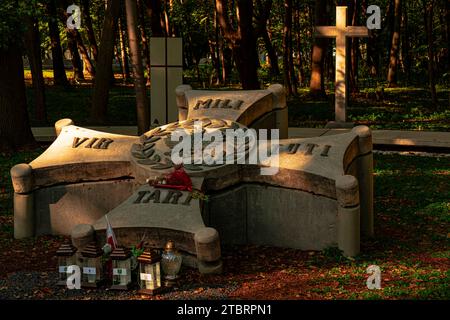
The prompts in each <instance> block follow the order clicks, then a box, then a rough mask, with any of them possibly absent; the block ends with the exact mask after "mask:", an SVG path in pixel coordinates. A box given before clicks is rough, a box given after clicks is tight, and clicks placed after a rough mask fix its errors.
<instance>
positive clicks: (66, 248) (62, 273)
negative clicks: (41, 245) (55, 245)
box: [56, 243, 77, 286]
mask: <svg viewBox="0 0 450 320" xmlns="http://www.w3.org/2000/svg"><path fill="white" fill-rule="evenodd" d="M76 252H77V248H75V247H74V246H73V245H72V244H70V243H65V244H62V245H61V246H60V247H59V249H58V251H56V256H57V257H58V272H59V281H58V285H60V286H66V285H67V267H69V266H71V265H76V264H77V263H76V262H77V258H76V255H75V253H76Z"/></svg>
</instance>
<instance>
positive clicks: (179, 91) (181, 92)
mask: <svg viewBox="0 0 450 320" xmlns="http://www.w3.org/2000/svg"><path fill="white" fill-rule="evenodd" d="M190 90H192V87H191V86H190V85H188V84H182V85H180V86H178V87H177V88H176V89H175V95H176V99H177V107H178V120H179V121H183V120H186V119H187V114H188V109H189V106H188V102H187V99H186V91H190Z"/></svg>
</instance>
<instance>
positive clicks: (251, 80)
mask: <svg viewBox="0 0 450 320" xmlns="http://www.w3.org/2000/svg"><path fill="white" fill-rule="evenodd" d="M236 2H237V3H236V6H237V10H238V13H239V14H238V15H237V25H238V28H237V30H234V29H233V26H232V24H231V23H230V20H229V16H228V10H227V8H228V1H227V0H216V10H217V16H218V19H219V24H220V27H221V29H222V32H223V35H224V37H225V38H226V39H227V40H228V41H229V43H230V47H231V48H230V49H231V50H232V52H233V58H234V62H235V63H236V68H237V70H238V72H239V77H240V80H241V84H242V88H243V89H244V90H254V89H259V81H258V73H257V70H258V52H257V47H256V37H255V35H254V32H253V26H252V18H253V2H252V1H248V0H237V1H236Z"/></svg>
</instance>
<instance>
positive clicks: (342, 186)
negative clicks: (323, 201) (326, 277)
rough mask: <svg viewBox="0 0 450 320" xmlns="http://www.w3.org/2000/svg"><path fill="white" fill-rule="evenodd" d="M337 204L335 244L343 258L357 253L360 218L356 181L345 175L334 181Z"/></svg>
mask: <svg viewBox="0 0 450 320" xmlns="http://www.w3.org/2000/svg"><path fill="white" fill-rule="evenodd" d="M336 198H337V202H338V218H337V242H338V247H339V249H341V250H342V251H343V252H344V255H345V256H350V257H352V256H355V255H357V254H358V253H359V249H360V247H359V241H360V217H359V210H360V208H359V190H358V180H356V178H355V177H354V176H350V175H345V176H342V177H339V178H338V179H336Z"/></svg>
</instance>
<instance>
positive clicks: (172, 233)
mask: <svg viewBox="0 0 450 320" xmlns="http://www.w3.org/2000/svg"><path fill="white" fill-rule="evenodd" d="M170 192H174V190H169V189H160V188H154V187H150V186H148V185H144V186H142V187H140V188H139V189H138V190H137V191H136V192H134V193H133V194H132V195H131V196H130V197H129V198H128V199H127V200H126V201H124V202H123V203H122V204H120V205H119V206H117V207H116V208H114V209H113V210H111V211H110V212H109V213H108V219H109V221H110V223H111V225H112V226H113V228H114V230H115V231H116V237H117V239H118V241H119V242H120V243H127V244H128V243H130V242H131V241H130V240H131V239H130V238H129V237H130V235H128V234H129V230H131V229H136V230H139V229H140V230H141V231H140V232H141V234H143V233H144V232H145V230H146V229H151V230H152V231H151V232H153V233H157V234H158V236H157V239H156V240H155V238H154V237H153V238H152V237H150V235H149V234H148V235H147V236H148V237H147V238H148V239H152V241H156V243H153V245H154V246H156V247H159V248H161V247H163V246H164V243H165V242H166V241H167V240H169V239H173V240H174V241H175V243H176V244H177V247H179V248H180V249H181V250H184V251H187V252H189V253H195V252H196V250H195V245H194V234H195V233H196V232H197V231H198V230H200V229H202V228H204V227H205V224H204V223H203V220H202V217H201V211H200V204H199V200H198V199H192V198H191V197H190V192H187V191H175V192H176V193H173V194H172V195H171V196H170ZM169 196H170V197H169ZM94 228H95V230H98V231H102V230H105V229H106V223H105V219H104V218H100V219H99V220H98V221H97V222H96V223H95V224H94ZM122 229H123V230H124V231H121V230H122ZM131 237H132V239H133V240H134V239H138V238H139V237H138V236H136V235H134V234H133V235H131ZM180 237H181V239H180ZM184 239H189V240H188V241H185V240H184ZM137 241H138V240H137ZM186 242H187V243H186Z"/></svg>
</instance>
